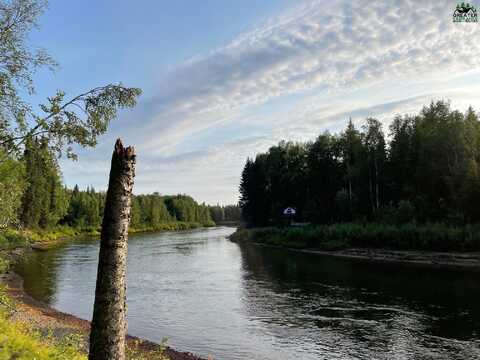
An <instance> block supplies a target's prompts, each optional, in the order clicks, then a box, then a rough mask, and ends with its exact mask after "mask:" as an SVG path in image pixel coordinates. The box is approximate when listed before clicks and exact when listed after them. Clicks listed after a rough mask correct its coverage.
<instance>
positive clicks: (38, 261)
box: [15, 249, 62, 304]
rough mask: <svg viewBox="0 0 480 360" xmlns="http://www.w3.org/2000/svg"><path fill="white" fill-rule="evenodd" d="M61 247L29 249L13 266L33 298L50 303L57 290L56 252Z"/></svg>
mask: <svg viewBox="0 0 480 360" xmlns="http://www.w3.org/2000/svg"><path fill="white" fill-rule="evenodd" d="M59 251H62V249H52V250H48V251H31V252H30V253H28V254H27V255H26V256H25V257H24V258H23V259H22V261H20V262H19V263H18V264H16V266H15V271H16V272H18V273H19V274H20V275H21V276H22V278H23V281H24V282H23V286H24V288H25V291H26V292H27V293H28V294H29V295H31V296H33V297H34V298H35V299H38V300H42V301H45V302H46V303H48V304H51V303H52V302H53V300H54V295H55V294H56V292H57V284H58V263H57V261H56V259H57V258H58V256H59V254H58V252H59Z"/></svg>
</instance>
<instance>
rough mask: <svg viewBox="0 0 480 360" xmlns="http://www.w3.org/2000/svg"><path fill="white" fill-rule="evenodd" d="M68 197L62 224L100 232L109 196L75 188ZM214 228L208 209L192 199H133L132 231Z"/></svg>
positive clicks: (145, 196) (181, 197) (172, 197)
mask: <svg viewBox="0 0 480 360" xmlns="http://www.w3.org/2000/svg"><path fill="white" fill-rule="evenodd" d="M68 196H69V208H68V212H67V214H66V216H65V217H64V219H63V220H62V223H64V224H66V225H68V226H70V227H73V228H76V229H79V230H81V231H82V232H85V231H97V230H99V229H100V227H101V221H102V216H103V207H104V202H105V193H103V192H95V190H94V189H93V188H87V190H86V191H80V190H79V189H78V186H75V188H74V189H73V190H72V191H68ZM213 225H215V223H214V222H213V221H212V219H211V217H210V212H209V209H208V207H207V206H206V205H204V204H198V203H197V202H196V201H195V200H193V199H192V198H191V197H189V196H186V195H176V196H161V195H160V194H158V193H154V194H149V195H134V196H133V198H132V209H131V220H130V231H131V232H145V231H175V230H187V229H193V228H197V227H201V226H213Z"/></svg>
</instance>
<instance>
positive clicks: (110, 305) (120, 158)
mask: <svg viewBox="0 0 480 360" xmlns="http://www.w3.org/2000/svg"><path fill="white" fill-rule="evenodd" d="M134 177H135V150H134V148H133V147H127V148H124V147H123V145H122V142H121V140H120V139H118V140H117V142H116V143H115V149H114V151H113V155H112V165H111V168H110V179H109V182H108V190H107V197H106V200H105V210H104V213H103V223H102V232H101V239H100V255H99V259H98V272H97V284H96V289H95V303H94V307H93V318H92V327H91V331H90V351H89V356H88V358H89V359H90V360H124V359H125V336H126V333H127V323H126V311H127V308H126V268H127V241H128V225H129V221H130V207H131V201H132V200H131V198H132V189H133V179H134Z"/></svg>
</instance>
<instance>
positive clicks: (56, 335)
mask: <svg viewBox="0 0 480 360" xmlns="http://www.w3.org/2000/svg"><path fill="white" fill-rule="evenodd" d="M0 282H1V283H2V284H3V285H5V286H6V292H7V294H8V297H9V299H11V300H12V303H13V304H14V305H12V309H10V317H9V319H8V321H10V322H11V323H21V324H24V325H25V326H26V327H27V328H29V329H31V330H32V331H34V332H38V333H40V334H42V335H43V337H44V338H45V342H48V343H50V345H51V343H52V338H53V342H54V343H64V342H65V340H66V339H74V340H72V341H73V342H75V344H74V345H75V347H76V348H77V350H78V352H79V353H80V354H83V355H86V354H87V351H88V336H89V333H90V322H89V321H86V320H83V319H80V318H78V317H75V316H73V315H70V314H66V313H63V312H60V311H57V310H55V309H53V308H52V307H50V306H48V305H47V304H45V303H42V302H40V301H37V300H35V299H33V298H32V297H31V296H29V295H28V294H27V293H26V292H25V291H24V289H23V280H22V278H21V277H20V276H19V275H17V274H15V273H13V272H8V273H6V274H3V275H1V276H0ZM47 337H48V340H47V339H46V338H47ZM127 343H128V345H127V346H128V351H127V352H128V354H129V356H128V358H130V359H139V360H140V359H166V360H167V359H170V360H202V358H200V357H198V356H196V355H194V354H191V353H188V352H180V351H176V350H174V349H172V348H170V347H168V346H163V345H159V344H156V343H153V342H151V341H148V340H144V339H140V338H137V337H134V336H130V335H128V339H127ZM162 356H163V357H162Z"/></svg>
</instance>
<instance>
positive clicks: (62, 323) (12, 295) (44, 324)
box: [0, 223, 202, 360]
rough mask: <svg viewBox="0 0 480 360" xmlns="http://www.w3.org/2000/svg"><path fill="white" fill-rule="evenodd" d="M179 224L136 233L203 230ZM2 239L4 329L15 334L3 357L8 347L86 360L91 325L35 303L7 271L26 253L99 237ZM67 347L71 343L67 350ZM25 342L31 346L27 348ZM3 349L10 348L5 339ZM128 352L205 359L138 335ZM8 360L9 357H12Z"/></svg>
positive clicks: (0, 313) (70, 232)
mask: <svg viewBox="0 0 480 360" xmlns="http://www.w3.org/2000/svg"><path fill="white" fill-rule="evenodd" d="M177 225H178V226H176V227H171V226H169V227H166V228H164V229H161V230H160V229H141V230H139V229H134V230H133V233H140V232H154V231H155V232H158V231H160V232H161V231H180V230H189V229H193V228H198V227H199V226H197V225H196V224H195V226H193V225H192V226H190V225H191V224H187V223H182V224H177ZM200 226H201V225H200ZM1 235H2V236H1V237H0V327H2V329H3V328H5V329H3V331H7V330H8V331H10V334H11V335H10V336H9V337H8V338H6V339H4V340H5V341H7V342H11V343H12V344H7V345H6V346H4V347H3V348H1V347H0V358H2V356H3V355H2V354H4V353H2V351H3V350H5V351H10V350H12V349H7V348H8V347H9V346H8V345H12V346H10V347H13V348H14V349H13V350H12V351H14V352H20V353H22V354H23V353H25V354H30V355H32V356H37V355H38V354H37V352H42V354H43V353H45V354H56V353H57V352H58V353H62V354H64V355H62V356H61V357H56V356H53V355H52V356H53V357H52V356H51V355H48V356H47V355H46V357H45V359H47V358H48V359H50V358H55V359H65V360H66V359H68V360H70V359H74V358H75V359H76V358H77V355H78V354H79V356H81V357H80V358H82V359H83V358H84V356H85V355H86V354H87V351H88V334H89V333H90V322H89V321H86V320H82V319H80V318H77V317H75V316H73V315H69V314H66V313H62V312H60V311H57V310H55V309H53V308H51V307H50V306H48V305H47V304H45V303H42V302H40V301H37V300H35V299H33V298H32V297H31V296H29V295H28V294H27V293H26V292H25V291H24V289H23V280H22V278H21V277H20V276H19V275H17V274H15V273H13V272H12V271H8V269H9V268H10V264H13V263H15V262H16V261H17V260H19V259H20V258H21V257H23V256H24V255H25V252H26V251H38V250H47V249H50V248H52V247H55V246H58V245H60V244H62V243H63V242H65V241H72V240H74V239H76V238H79V237H84V236H99V233H98V232H96V231H88V232H81V231H78V230H76V229H72V228H68V227H64V228H59V229H58V228H57V229H55V230H51V231H29V230H26V231H16V230H10V229H7V230H3V231H2V233H1ZM2 285H4V286H5V289H6V293H5V291H2ZM4 300H5V301H4ZM5 303H7V304H8V303H12V304H14V305H13V306H9V305H8V306H5ZM5 311H6V312H7V313H8V314H9V315H8V316H7V317H6V318H5V316H4V312H5ZM17 329H20V330H17ZM5 336H7V335H5ZM14 338H15V339H16V338H22V339H24V340H25V341H24V343H18V341H17V340H15V339H14ZM72 339H73V340H72ZM0 340H1V339H0ZM71 341H74V343H75V346H74V348H73V349H72V346H70V345H71V344H70V342H71ZM65 342H67V343H68V344H66V345H65ZM26 343H28V344H29V345H28V346H26V345H25V344H26ZM2 344H4V345H5V343H4V341H3V340H2ZM2 346H3V345H2ZM77 348H78V351H77ZM66 351H67V352H66ZM127 351H128V356H127V359H132V360H133V359H135V360H143V359H158V360H163V359H166V360H167V359H171V360H202V358H200V357H198V356H196V355H193V354H191V353H187V352H179V351H176V350H174V349H172V348H169V347H164V346H163V345H159V344H155V343H153V342H150V341H147V340H144V339H139V338H136V337H133V336H128V350H127ZM72 354H74V355H72ZM67 355H68V356H67ZM163 355H166V357H162V356H163ZM25 356H27V355H25ZM27 357H28V356H27ZM6 358H10V355H8V356H7V357H6ZM20 358H22V357H20ZM85 358H86V357H85ZM38 359H39V360H40V359H44V357H38Z"/></svg>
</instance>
